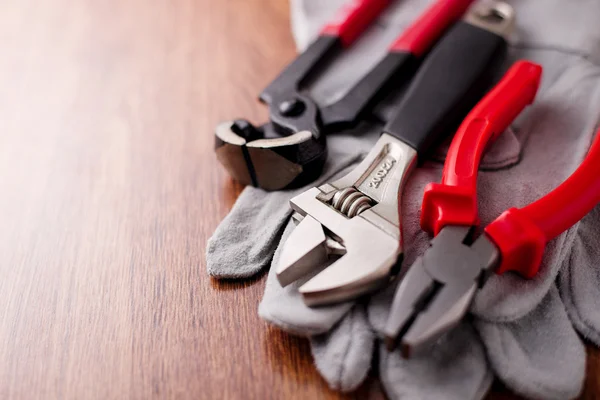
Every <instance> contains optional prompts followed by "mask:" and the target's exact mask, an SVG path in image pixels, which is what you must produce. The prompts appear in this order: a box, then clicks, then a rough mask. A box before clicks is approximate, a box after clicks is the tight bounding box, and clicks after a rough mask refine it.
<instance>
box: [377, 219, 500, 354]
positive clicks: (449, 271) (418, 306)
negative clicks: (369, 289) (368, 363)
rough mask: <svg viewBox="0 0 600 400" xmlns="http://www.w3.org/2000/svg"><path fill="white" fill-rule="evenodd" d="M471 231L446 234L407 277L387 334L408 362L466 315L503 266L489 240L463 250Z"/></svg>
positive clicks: (455, 230) (447, 229)
mask: <svg viewBox="0 0 600 400" xmlns="http://www.w3.org/2000/svg"><path fill="white" fill-rule="evenodd" d="M471 230H472V228H471V227H461V226H446V227H445V228H443V229H442V230H441V231H440V233H439V234H438V235H437V236H436V237H435V238H434V239H433V240H432V242H431V247H430V248H429V249H427V251H426V252H425V253H424V254H423V255H422V256H421V257H419V258H418V259H417V260H416V261H415V263H414V264H413V265H412V266H411V268H410V269H409V271H408V273H407V274H406V275H405V276H404V279H403V280H402V282H401V283H400V286H399V287H398V290H397V291H396V295H395V296H394V301H393V303H392V308H391V311H390V315H389V317H388V321H387V325H386V328H385V332H384V334H385V337H386V344H387V346H388V349H390V350H392V349H393V348H394V347H395V346H396V345H397V344H398V343H399V342H400V345H401V352H402V355H403V356H404V357H405V358H410V357H413V356H415V355H418V354H420V353H423V352H424V350H425V349H427V348H429V347H430V345H431V344H433V343H435V342H436V341H437V340H438V339H439V338H440V337H441V336H443V335H444V334H445V333H446V332H448V331H449V330H451V329H452V328H454V327H455V326H457V325H458V324H459V323H460V321H461V320H462V318H463V317H464V316H465V314H466V313H467V312H468V310H469V306H470V305H471V302H472V300H473V297H474V296H475V293H476V291H477V289H478V288H480V287H481V286H482V285H483V284H484V282H485V280H486V279H487V277H488V276H489V271H491V270H492V269H493V268H494V267H495V266H496V265H497V263H498V260H499V254H498V250H497V248H496V246H495V245H494V244H493V243H491V242H490V241H489V239H488V238H487V237H486V236H485V235H482V236H480V237H479V238H478V239H477V240H476V241H475V242H474V243H473V244H472V245H468V244H465V242H466V241H467V240H468V239H469V237H470V236H471Z"/></svg>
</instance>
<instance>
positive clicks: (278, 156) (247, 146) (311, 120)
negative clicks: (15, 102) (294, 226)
mask: <svg viewBox="0 0 600 400" xmlns="http://www.w3.org/2000/svg"><path fill="white" fill-rule="evenodd" d="M271 101H272V103H270V115H271V121H270V122H269V123H267V124H264V125H262V126H259V127H256V126H254V125H252V124H251V123H250V122H248V121H246V120H236V121H228V122H224V123H222V124H219V125H218V126H217V129H216V132H215V151H216V153H217V159H218V160H219V161H220V162H221V164H223V166H224V167H225V169H227V171H228V172H229V174H230V175H231V176H232V177H233V178H234V179H236V180H238V181H240V182H241V183H243V184H246V185H253V186H256V187H260V188H263V189H265V190H280V189H284V188H292V187H298V186H302V185H305V184H307V183H308V182H311V181H312V180H314V179H316V178H317V177H318V176H319V174H320V173H321V170H322V169H323V165H324V164H325V160H326V158H327V146H326V143H325V135H324V134H321V132H320V127H319V123H318V121H319V114H318V113H319V111H318V108H317V106H316V105H315V104H314V103H313V102H312V100H310V99H309V98H307V97H305V96H301V95H298V94H297V95H295V96H294V97H293V98H286V97H281V98H273V99H271Z"/></svg>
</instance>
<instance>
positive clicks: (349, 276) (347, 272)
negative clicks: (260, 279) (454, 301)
mask: <svg viewBox="0 0 600 400" xmlns="http://www.w3.org/2000/svg"><path fill="white" fill-rule="evenodd" d="M416 160H417V153H416V151H415V150H414V149H413V148H411V147H410V146H408V145H407V144H405V143H403V142H402V141H400V140H398V139H395V138H394V137H392V136H390V135H387V134H384V135H382V136H381V137H380V139H379V140H378V141H377V143H376V144H375V146H374V147H373V149H372V150H371V152H370V153H369V154H368V155H367V157H366V158H365V159H364V160H363V161H362V162H361V163H360V165H359V166H358V167H357V168H355V169H354V170H352V171H351V172H350V173H349V174H347V175H346V176H344V177H342V178H341V179H339V180H337V181H335V182H332V183H327V184H324V185H322V186H320V187H318V188H312V189H309V190H307V191H305V192H304V193H302V194H300V195H298V196H296V197H294V198H293V199H292V200H291V201H290V204H291V206H292V208H293V209H294V211H295V213H296V214H298V216H296V217H295V220H296V221H300V222H299V224H298V226H297V228H296V229H295V231H294V232H292V235H290V237H289V238H288V240H287V242H286V243H285V244H284V248H283V252H282V255H281V259H280V262H279V265H278V266H277V276H278V278H279V280H280V283H281V284H282V285H286V284H289V283H290V282H292V281H294V280H296V279H298V278H299V277H301V276H304V275H306V274H308V273H309V272H311V271H314V270H315V269H317V268H319V267H320V266H322V264H323V262H324V261H323V260H324V259H326V258H327V257H328V256H330V255H331V254H334V253H333V252H332V250H331V249H332V247H333V246H327V245H326V240H325V239H323V235H324V236H325V237H326V238H328V240H330V241H334V242H336V243H338V244H339V247H340V248H343V249H345V254H344V255H343V256H342V257H340V258H339V259H338V260H337V261H335V262H334V263H333V264H331V265H330V266H329V267H327V268H325V269H324V270H323V271H321V272H320V273H319V274H317V275H316V276H315V277H313V278H312V279H310V280H309V281H308V282H306V283H305V284H304V285H302V286H301V287H300V289H299V290H300V293H302V295H303V297H304V300H305V302H306V303H307V304H308V305H323V304H330V303H335V302H340V301H345V300H349V299H352V298H356V297H358V296H361V295H364V294H366V293H368V292H371V291H373V290H375V289H377V288H379V287H381V286H382V285H384V284H386V283H388V282H389V280H390V279H391V278H392V277H393V276H394V275H395V274H396V273H397V270H398V268H399V265H398V264H399V259H400V256H401V254H402V244H401V243H402V235H401V230H400V216H399V214H398V195H399V193H401V190H402V188H403V186H404V184H405V183H406V180H407V177H408V176H409V174H410V172H411V170H412V169H413V167H414V166H415V163H416ZM336 195H337V197H336ZM351 196H352V197H351ZM364 198H367V199H370V204H371V207H370V208H369V209H362V210H361V208H362V207H364V205H365V204H366V203H364V201H365V200H364ZM334 205H335V206H334ZM353 207H354V208H353ZM342 211H345V212H342ZM359 211H360V213H358V212H359ZM350 212H352V214H355V215H354V216H353V217H349V215H350ZM300 216H303V217H304V218H302V219H300ZM337 251H338V253H337V254H339V253H340V251H339V249H338V250H337ZM290 277H292V278H293V279H292V278H290Z"/></svg>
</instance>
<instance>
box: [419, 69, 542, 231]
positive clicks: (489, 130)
mask: <svg viewBox="0 0 600 400" xmlns="http://www.w3.org/2000/svg"><path fill="white" fill-rule="evenodd" d="M541 75H542V67H540V66H539V65H536V64H533V63H531V62H527V61H520V62H517V63H515V64H514V65H513V66H512V68H511V69H510V70H509V71H508V72H507V73H506V75H505V76H504V78H503V79H502V81H501V82H500V83H498V84H497V85H496V87H495V88H494V89H493V90H492V91H491V92H490V93H489V94H488V95H487V96H486V97H485V98H484V99H483V100H482V101H480V102H479V104H477V106H476V107H475V108H473V110H472V111H471V112H470V113H469V115H468V116H467V118H466V119H465V120H464V121H463V123H462V124H461V126H460V128H459V130H458V131H457V132H456V134H455V135H454V139H453V140H452V143H451V145H450V148H449V150H448V154H447V156H446V163H445V164H444V172H443V176H442V182H441V183H430V184H429V185H427V187H426V188H425V193H424V195H423V204H422V206H421V228H422V229H423V230H424V231H426V232H429V233H430V234H432V235H434V236H435V235H437V234H438V233H439V232H440V230H441V229H442V228H443V227H445V226H447V225H463V226H474V225H478V223H479V217H478V212H477V171H478V169H479V163H480V161H481V158H482V156H483V153H484V151H485V149H486V148H487V146H488V145H489V144H490V143H491V142H492V141H494V140H495V139H496V138H497V137H498V136H499V135H500V134H501V133H502V132H504V131H505V130H506V129H507V128H508V127H509V125H510V123H511V122H512V121H513V120H514V119H515V117H516V116H517V115H519V113H520V112H521V111H522V110H523V109H524V108H525V107H526V106H527V105H529V104H531V103H532V102H533V100H534V99H535V94H536V93H537V90H538V86H539V83H540V79H541Z"/></svg>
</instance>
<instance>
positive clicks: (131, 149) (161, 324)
mask: <svg viewBox="0 0 600 400" xmlns="http://www.w3.org/2000/svg"><path fill="white" fill-rule="evenodd" d="M0 52H1V53H0V184H1V186H0V187H1V189H0V399H121V398H131V399H163V398H177V399H183V398H194V399H198V398H201V399H216V398H231V399H234V398H236V399H251V398H255V399H263V398H289V399H306V398H311V399H316V398H321V399H338V398H346V397H348V398H350V397H354V398H366V397H372V398H383V397H384V396H383V394H382V391H381V389H380V387H379V385H378V384H377V380H376V379H375V378H374V377H372V378H370V379H369V380H368V382H367V383H366V384H365V385H363V387H361V388H360V389H359V391H358V392H357V393H354V394H352V395H349V396H343V395H340V394H337V393H335V392H334V391H331V390H329V389H328V388H327V385H326V384H325V383H324V381H323V380H322V379H321V378H320V377H319V375H318V374H317V373H316V372H315V369H314V367H313V365H312V360H311V356H310V350H309V348H308V345H307V342H306V341H305V340H302V339H298V338H294V337H292V336H289V335H286V334H284V333H282V332H280V331H277V330H275V329H271V328H269V327H268V326H267V325H266V324H265V323H264V322H262V321H261V320H260V319H259V318H258V316H257V314H256V309H257V305H258V302H259V299H260V297H261V293H262V291H263V288H264V275H263V276H260V277H257V278H256V279H254V280H252V281H250V282H246V283H237V282H224V283H223V282H216V281H213V280H211V279H209V278H208V277H207V275H206V272H205V261H204V251H205V243H206V240H207V239H208V237H209V236H210V235H211V233H212V232H213V230H214V229H215V227H216V226H217V224H218V223H219V221H220V220H221V219H222V218H223V217H224V216H225V215H226V213H227V212H228V211H229V209H230V208H231V206H232V204H233V202H234V201H235V198H236V196H237V195H238V194H239V192H240V190H241V189H242V188H241V187H240V186H239V185H237V184H235V183H233V182H231V180H230V179H229V178H227V176H226V175H225V173H224V172H223V171H222V169H221V168H220V167H219V165H218V164H217V162H216V159H215V157H214V155H213V148H212V147H213V128H214V126H215V124H216V123H217V122H218V121H220V120H223V119H229V118H232V117H236V116H246V117H248V118H250V119H251V120H253V121H260V120H262V119H264V118H266V116H267V115H266V110H265V109H264V108H263V107H261V106H260V105H259V104H258V103H257V102H256V101H255V97H256V95H257V93H258V92H259V91H260V89H261V88H262V87H263V86H264V85H265V84H266V83H268V82H269V80H270V79H272V78H273V77H274V76H275V74H276V73H277V71H279V69H280V68H281V67H282V66H283V65H285V63H286V62H288V61H289V60H291V59H292V58H293V56H294V54H295V51H294V46H293V42H292V39H291V36H290V33H289V17H288V4H287V2H286V1H282V0H227V1H210V0H177V1H166V0H127V1H122V0H104V1H97V0H78V1H75V0H38V1H33V0H3V1H2V2H0ZM598 364H599V361H598V353H597V352H593V353H592V354H591V357H590V358H589V368H588V369H589V374H588V376H589V379H588V382H587V386H586V390H587V392H586V393H587V394H586V395H585V396H584V397H582V398H585V399H592V398H596V397H597V396H600V388H599V386H598V381H597V379H596V378H595V375H596V371H597V370H598V367H597V366H598ZM373 374H374V375H375V374H376V372H374V373H373ZM489 398H490V399H509V398H516V397H514V396H512V395H510V394H509V393H508V392H507V391H506V390H505V389H503V388H502V387H501V386H500V385H499V384H496V385H495V386H494V389H493V391H492V394H490V396H489Z"/></svg>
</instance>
